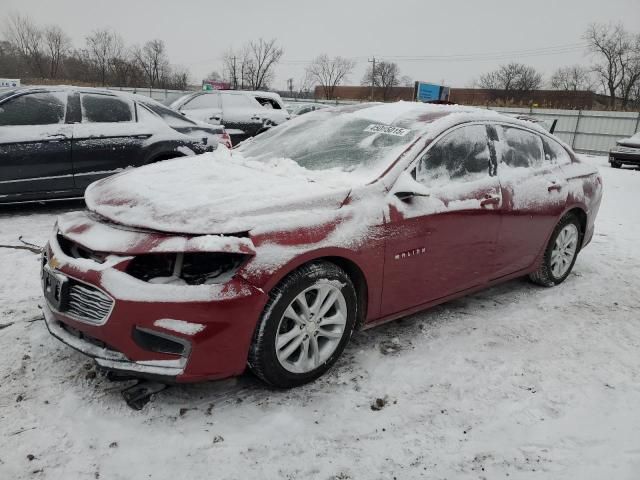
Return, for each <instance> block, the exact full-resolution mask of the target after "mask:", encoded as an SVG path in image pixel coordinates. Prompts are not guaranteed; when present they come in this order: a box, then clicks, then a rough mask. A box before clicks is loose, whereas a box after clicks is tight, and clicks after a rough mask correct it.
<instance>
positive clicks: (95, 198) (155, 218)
mask: <svg viewBox="0 0 640 480" xmlns="http://www.w3.org/2000/svg"><path fill="white" fill-rule="evenodd" d="M352 181H353V180H351V179H350V177H349V176H348V175H347V174H344V173H340V172H332V171H314V172H311V171H309V170H306V169H304V168H302V167H300V166H298V165H297V164H295V163H294V162H292V161H287V160H285V159H280V160H277V161H273V162H266V163H265V162H255V161H247V160H245V159H243V158H242V157H241V156H240V155H239V154H235V153H234V155H233V156H232V155H231V154H230V152H229V150H227V149H226V148H225V147H223V146H219V147H218V149H217V150H216V151H215V152H213V153H208V154H204V155H199V156H197V157H190V158H179V159H175V160H167V161H163V162H159V163H156V164H152V165H148V166H145V167H141V168H136V169H132V170H128V171H125V172H122V173H120V174H118V175H114V176H112V177H109V178H106V179H103V180H99V181H98V182H95V183H93V184H92V185H90V186H89V188H88V189H87V191H86V193H85V201H86V204H87V207H88V209H89V210H90V211H92V212H94V213H97V214H98V215H100V216H102V217H104V218H106V219H108V220H110V221H112V222H115V223H120V224H123V225H128V226H132V227H138V228H146V229H152V230H157V231H162V232H171V233H191V234H231V233H238V232H245V231H250V230H252V229H254V228H256V227H258V226H263V225H264V224H265V223H281V222H282V221H283V220H284V217H286V218H287V219H293V221H304V220H305V218H306V219H307V221H308V217H309V216H310V212H311V211H318V210H325V211H326V210H328V209H329V210H335V209H338V208H339V207H340V205H341V204H342V202H343V201H344V200H345V198H346V197H347V195H348V194H349V191H350V182H352ZM296 219H297V220H296Z"/></svg>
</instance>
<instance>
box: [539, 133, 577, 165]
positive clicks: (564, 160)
mask: <svg viewBox="0 0 640 480" xmlns="http://www.w3.org/2000/svg"><path fill="white" fill-rule="evenodd" d="M542 143H543V145H544V158H545V160H546V161H548V162H551V163H553V164H555V165H568V164H570V163H571V157H570V156H569V154H568V153H567V151H566V150H565V149H564V148H563V147H562V145H560V144H559V143H558V142H556V141H554V140H551V139H550V138H545V137H542Z"/></svg>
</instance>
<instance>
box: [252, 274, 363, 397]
mask: <svg viewBox="0 0 640 480" xmlns="http://www.w3.org/2000/svg"><path fill="white" fill-rule="evenodd" d="M269 296H270V300H269V301H268V302H267V305H266V306H265V309H264V311H263V312H262V315H261V316H260V321H259V322H258V326H257V328H256V332H255V334H254V337H253V342H252V345H251V348H250V351H249V362H248V363H249V368H250V369H251V371H252V372H253V373H254V374H255V375H256V376H257V377H258V378H260V379H262V380H263V381H264V382H266V383H267V384H269V385H273V386H275V387H279V388H291V387H296V386H299V385H303V384H305V383H308V382H311V381H313V380H315V379H316V378H318V377H319V376H321V375H322V374H323V373H325V372H326V371H327V370H329V368H331V366H332V365H333V364H334V363H335V362H336V360H338V358H339V357H340V355H341V354H342V351H343V350H344V347H345V346H346V344H347V343H348V342H349V339H350V338H351V334H352V333H353V328H354V325H355V320H356V315H357V304H358V302H357V296H356V290H355V288H354V286H353V283H352V282H351V279H350V278H349V276H348V275H347V274H346V273H345V272H344V271H343V270H342V269H341V268H339V267H338V266H337V265H335V264H333V263H330V262H314V263H310V264H308V265H304V266H302V267H300V268H299V269H298V270H296V271H294V272H292V273H290V274H289V275H288V276H287V277H285V278H284V280H282V281H281V282H280V283H279V284H278V285H277V286H276V287H275V288H274V289H273V290H272V291H271V292H270V294H269ZM319 298H321V299H322V301H321V302H319V304H316V302H317V300H318V299H319ZM304 305H306V306H307V309H306V310H305V308H304ZM323 312H324V313H323ZM314 315H315V316H314ZM343 317H344V321H342V318H343ZM318 318H319V320H317V319H318ZM316 320H317V323H316ZM276 345H280V348H279V349H276Z"/></svg>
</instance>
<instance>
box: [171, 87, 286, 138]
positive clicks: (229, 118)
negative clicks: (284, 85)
mask: <svg viewBox="0 0 640 480" xmlns="http://www.w3.org/2000/svg"><path fill="white" fill-rule="evenodd" d="M171 108H173V109H175V110H177V111H179V112H180V113H182V114H184V115H185V116H187V117H189V118H192V119H194V120H198V121H201V122H207V123H211V124H213V125H224V127H225V129H226V131H227V132H228V133H229V135H230V136H231V142H232V143H233V145H237V144H238V143H240V142H241V141H243V140H245V139H247V138H249V137H253V136H255V135H257V134H259V133H261V132H264V131H266V130H267V129H269V128H270V127H272V126H274V125H278V124H280V123H282V122H284V121H286V120H288V119H289V113H288V112H287V111H286V110H273V109H270V108H265V107H263V106H262V105H261V104H260V102H258V101H257V100H256V99H255V98H254V97H253V96H252V95H250V94H249V93H247V92H244V91H235V90H233V91H232V90H214V91H209V92H195V93H190V94H188V95H184V96H182V97H180V98H179V99H177V100H176V101H175V102H173V103H172V104H171Z"/></svg>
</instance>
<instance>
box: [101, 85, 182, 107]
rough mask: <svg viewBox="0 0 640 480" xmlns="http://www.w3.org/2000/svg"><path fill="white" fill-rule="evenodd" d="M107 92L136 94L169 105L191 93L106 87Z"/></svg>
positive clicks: (163, 89) (159, 89)
mask: <svg viewBox="0 0 640 480" xmlns="http://www.w3.org/2000/svg"><path fill="white" fill-rule="evenodd" d="M106 88H107V90H118V91H120V92H129V93H137V94H138V95H144V96H145V97H151V98H153V99H154V100H157V101H158V102H160V103H162V104H164V105H169V104H170V103H171V102H173V101H174V100H177V99H178V98H180V97H181V96H183V95H186V94H188V93H193V91H186V90H167V89H165V88H132V87H106Z"/></svg>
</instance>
